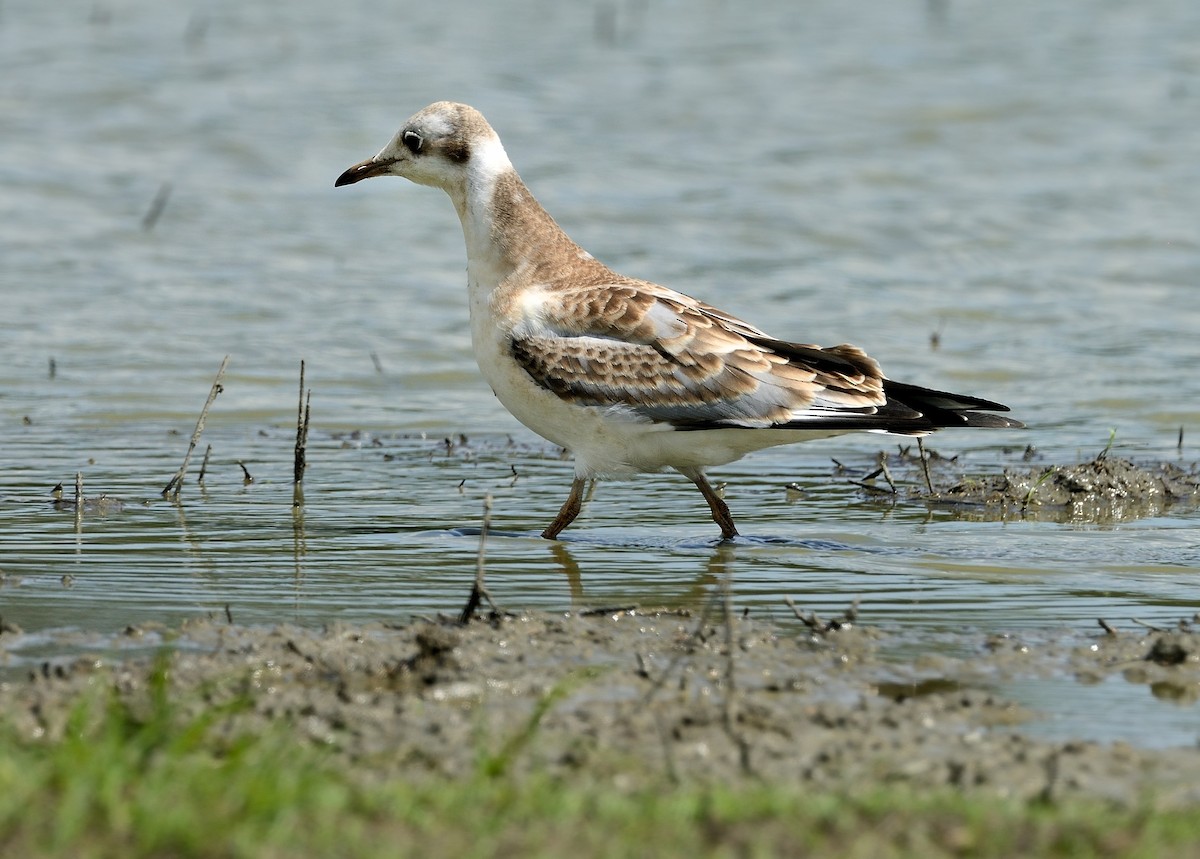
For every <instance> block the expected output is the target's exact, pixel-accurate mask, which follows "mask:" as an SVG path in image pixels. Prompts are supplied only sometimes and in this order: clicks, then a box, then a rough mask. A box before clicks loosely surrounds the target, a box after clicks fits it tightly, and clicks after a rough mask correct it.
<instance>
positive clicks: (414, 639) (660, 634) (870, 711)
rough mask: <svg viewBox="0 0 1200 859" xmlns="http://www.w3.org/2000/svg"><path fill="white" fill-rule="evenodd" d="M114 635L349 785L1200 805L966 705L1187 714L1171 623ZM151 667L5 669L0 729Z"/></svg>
mask: <svg viewBox="0 0 1200 859" xmlns="http://www.w3.org/2000/svg"><path fill="white" fill-rule="evenodd" d="M727 632H728V633H731V635H732V641H733V660H732V661H730V660H729V659H728V652H729V651H728V648H727V646H726V640H727ZM124 637H125V638H126V639H128V640H129V641H131V642H137V643H138V644H139V645H141V646H147V647H151V648H153V647H155V646H157V645H158V644H159V642H160V641H161V640H166V639H168V638H171V639H173V641H172V645H173V646H172V650H171V655H170V657H169V662H168V663H167V664H168V666H169V667H168V672H169V684H170V688H171V697H172V699H173V700H175V701H177V702H178V703H179V707H180V708H181V714H183V715H184V716H185V717H186V715H187V714H188V713H192V714H198V713H199V712H201V711H202V710H210V709H211V708H213V707H215V706H218V705H222V704H228V703H230V702H234V701H238V700H239V699H240V700H242V702H243V705H244V706H242V707H240V708H234V709H232V710H231V711H230V713H229V715H227V716H225V717H223V718H222V719H221V720H220V721H219V723H218V727H217V730H219V731H220V732H222V733H225V734H236V733H238V732H241V731H255V730H258V729H261V728H262V726H263V725H264V724H265V723H268V722H272V723H281V724H284V725H286V726H288V727H289V728H290V729H291V730H293V731H294V732H295V734H296V736H297V738H298V739H299V740H300V741H302V742H310V743H316V744H320V745H322V746H326V747H329V748H331V749H334V750H335V751H336V753H337V754H338V755H340V756H342V757H343V758H344V759H345V761H346V764H347V766H348V767H352V769H353V771H355V772H358V773H361V774H362V776H363V777H364V778H377V777H390V776H403V777H405V778H416V777H420V776H422V775H428V776H452V777H453V776H461V775H464V774H466V773H469V772H472V771H474V770H476V769H477V768H479V767H480V766H488V767H496V768H501V769H505V770H511V771H514V772H516V773H520V772H522V771H529V770H532V769H539V770H548V771H551V772H553V773H555V774H559V775H561V776H562V777H565V778H573V779H585V780H610V781H612V782H613V783H615V784H617V785H619V786H630V787H632V786H635V785H644V784H655V783H659V782H663V781H664V780H682V781H688V782H696V781H710V782H716V781H720V782H728V781H731V780H737V779H744V778H753V779H766V780H768V781H771V782H779V783H789V784H798V785H802V786H803V785H810V786H812V787H813V788H816V789H820V790H824V791H849V792H861V791H869V790H871V789H872V788H875V787H878V786H880V785H905V786H910V787H912V788H913V789H926V788H939V787H946V786H951V787H955V788H960V789H963V790H967V791H980V792H984V793H986V794H990V795H998V796H1006V797H1020V798H1026V799H1057V798H1061V797H1068V796H1086V797H1093V798H1101V799H1105V800H1112V801H1116V802H1119V803H1122V804H1137V803H1149V804H1152V805H1154V806H1158V807H1178V806H1184V805H1189V804H1196V803H1200V749H1197V748H1196V747H1191V748H1180V749H1171V750H1157V751H1156V750H1146V749H1138V748H1133V747H1131V746H1129V745H1125V744H1120V743H1118V744H1111V745H1106V744H1097V743H1092V742H1082V741H1074V742H1048V741H1039V740H1036V739H1031V738H1029V737H1027V736H1024V735H1022V734H1021V733H1019V732H1018V730H1017V727H1018V726H1019V725H1020V724H1022V723H1023V722H1024V721H1025V720H1027V719H1031V718H1035V717H1036V715H1037V714H1036V713H1035V712H1032V711H1030V710H1027V709H1024V708H1022V707H1020V706H1018V705H1016V704H1014V703H1012V702H1010V701H1006V700H1004V699H1003V698H1002V697H1000V696H998V695H997V694H995V693H994V692H993V691H990V690H991V688H992V687H993V686H994V685H995V684H996V683H997V682H998V681H1000V680H1003V679H1005V678H1011V677H1019V676H1048V675H1063V674H1066V675H1068V676H1071V677H1074V678H1075V680H1076V681H1078V682H1082V683H1095V682H1097V681H1099V680H1102V679H1104V678H1106V677H1109V676H1111V675H1113V674H1121V675H1123V676H1124V678H1125V680H1127V681H1129V682H1133V683H1144V684H1146V685H1147V686H1149V687H1151V688H1154V689H1155V690H1156V691H1155V694H1162V695H1167V696H1174V697H1175V698H1176V699H1182V700H1184V701H1188V700H1190V701H1193V702H1194V701H1195V699H1196V698H1197V696H1198V695H1200V634H1197V633H1196V632H1193V631H1191V629H1190V627H1188V626H1187V625H1186V624H1184V625H1182V626H1181V628H1180V629H1179V630H1170V631H1160V632H1155V631H1150V630H1144V629H1143V630H1139V629H1134V630H1123V631H1121V632H1119V633H1117V634H1115V635H1114V634H1106V633H1105V632H1104V631H1103V630H1100V629H1097V631H1096V634H1095V635H1080V634H1074V635H1064V636H1057V637H1050V638H1045V639H1037V640H1029V639H1023V638H1021V637H1009V636H995V635H993V636H989V637H983V636H976V637H971V636H964V638H963V640H962V641H961V642H960V643H959V644H960V646H959V647H958V648H957V649H958V651H959V652H962V653H964V654H965V655H963V656H961V657H950V656H944V655H936V656H917V657H913V658H907V659H897V658H895V655H894V654H895V652H896V651H897V650H898V649H903V650H906V651H911V650H912V642H911V641H900V640H899V639H898V638H897V635H896V634H892V633H888V632H885V631H882V630H879V629H874V628H871V627H866V626H861V625H859V624H858V623H857V622H854V623H849V624H843V625H840V628H837V629H834V630H828V631H822V630H819V629H812V628H807V627H804V628H783V627H779V626H775V625H771V624H767V623H762V622H758V621H756V620H754V619H752V618H743V617H739V618H737V619H735V621H734V623H733V625H732V627H731V628H730V629H728V630H727V628H726V626H725V624H724V623H723V622H722V621H721V620H720V619H718V618H696V617H689V616H686V615H682V614H662V613H658V614H655V613H651V614H641V613H640V612H637V611H614V612H612V613H601V614H519V615H516V616H510V617H502V618H493V619H492V620H491V621H489V622H484V621H476V622H474V623H472V624H470V625H469V626H466V627H463V626H458V625H456V624H453V623H449V622H442V621H437V622H432V621H417V622H414V623H412V624H409V625H406V626H404V627H399V628H397V627H391V626H386V625H380V624H372V625H365V626H355V627H348V626H347V627H334V628H331V629H328V630H324V631H317V630H311V629H304V628H299V627H289V626H279V627H272V628H249V627H244V626H238V625H232V624H229V623H225V622H221V621H219V620H216V619H213V620H204V621H198V622H194V623H190V624H188V625H186V626H185V627H184V629H183V630H182V631H181V633H180V634H179V635H178V637H176V636H175V635H174V634H173V633H172V634H169V635H168V634H167V632H166V631H165V630H154V629H148V630H147V629H130V630H127V631H126V635H125V636H124ZM60 643H62V642H60ZM4 648H8V651H7V652H5V650H4ZM21 651H22V635H21V634H19V633H16V632H13V631H9V632H7V633H5V634H3V635H0V660H6V661H7V662H8V664H10V665H11V664H12V662H13V660H14V659H15V658H16V657H17V656H18V655H19V654H20V653H21ZM152 670H153V660H151V659H149V658H146V657H141V658H133V659H118V660H117V661H115V662H110V661H109V659H108V658H107V657H103V658H102V657H98V656H86V657H78V658H75V659H73V660H71V661H69V662H56V663H54V664H50V663H43V664H41V665H37V664H33V665H31V666H30V667H29V668H27V669H25V670H23V671H20V672H14V671H12V670H11V669H10V671H9V675H10V678H9V679H8V680H7V681H5V682H4V683H3V685H2V687H0V692H2V695H3V700H4V702H5V704H4V708H3V709H4V713H5V716H6V718H7V719H8V721H9V722H10V723H12V724H14V725H15V726H16V728H17V729H18V731H19V732H20V733H21V734H22V735H23V736H26V737H29V738H41V737H51V738H52V737H55V736H57V735H59V734H60V733H61V731H62V730H63V724H64V721H65V718H66V715H67V713H68V711H69V710H70V708H71V706H72V704H73V702H75V701H77V700H78V696H79V695H80V694H81V693H82V692H84V690H87V689H89V688H94V687H96V686H97V685H101V686H111V687H112V688H115V689H116V690H118V691H119V693H120V694H121V695H123V696H127V697H129V698H131V699H133V700H135V701H136V700H139V699H140V698H141V697H142V696H145V695H146V692H147V684H148V681H149V679H150V677H151V672H152ZM13 674H22V675H28V676H17V677H13V676H11V675H13ZM1198 724H1200V719H1198Z"/></svg>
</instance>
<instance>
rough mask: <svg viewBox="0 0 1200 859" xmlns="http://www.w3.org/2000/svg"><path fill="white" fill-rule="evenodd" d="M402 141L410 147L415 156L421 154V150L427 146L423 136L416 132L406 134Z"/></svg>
mask: <svg viewBox="0 0 1200 859" xmlns="http://www.w3.org/2000/svg"><path fill="white" fill-rule="evenodd" d="M400 139H401V140H402V141H403V142H404V145H405V146H407V147H408V151H409V152H411V153H412V154H413V155H417V154H419V153H420V151H421V148H422V147H423V146H424V145H425V140H424V138H422V137H421V135H419V134H417V133H416V132H415V131H406V132H404V136H403V137H402V138H400Z"/></svg>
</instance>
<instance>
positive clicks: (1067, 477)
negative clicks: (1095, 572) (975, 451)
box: [855, 447, 1200, 524]
mask: <svg viewBox="0 0 1200 859" xmlns="http://www.w3.org/2000/svg"><path fill="white" fill-rule="evenodd" d="M1024 458H1025V459H1026V460H1032V459H1036V458H1037V457H1036V454H1035V453H1034V452H1033V450H1032V448H1030V449H1028V450H1027V451H1026V457H1024ZM855 482H856V483H857V484H858V485H859V486H860V487H862V488H863V490H864V491H865V492H867V493H869V494H871V495H874V496H876V497H879V496H886V497H894V498H902V499H904V500H906V501H919V502H924V503H925V504H928V505H929V506H931V507H937V508H941V509H949V510H953V511H954V512H956V513H958V514H960V515H961V516H962V517H963V518H966V519H989V520H992V519H1010V518H1023V519H1034V520H1038V521H1053V522H1064V523H1067V522H1070V523H1080V524H1083V523H1096V524H1104V523H1114V522H1122V521H1129V520H1133V519H1142V518H1146V517H1150V516H1160V515H1162V514H1164V513H1166V512H1167V511H1168V510H1170V509H1172V508H1174V507H1177V506H1194V505H1196V504H1198V503H1200V466H1198V465H1197V464H1196V463H1191V464H1181V463H1174V462H1150V463H1136V462H1133V461H1131V460H1128V459H1123V458H1120V457H1114V456H1109V455H1108V454H1107V452H1105V453H1101V454H1100V455H1099V456H1097V457H1096V458H1095V459H1092V460H1089V461H1087V462H1081V463H1077V464H1074V465H1047V466H1032V467H1029V466H1025V467H1021V468H1015V467H1014V468H1006V469H1004V471H1003V472H1002V473H1000V474H988V475H983V476H966V475H963V474H961V473H960V469H958V468H957V463H956V458H953V457H952V458H946V457H942V456H940V455H939V454H938V453H937V452H936V451H927V452H926V459H925V461H924V462H922V459H921V455H920V453H919V452H918V451H917V450H916V449H915V448H914V447H902V448H901V449H900V450H899V451H898V452H896V453H892V452H881V453H880V454H879V456H878V457H877V467H876V469H875V470H874V471H871V472H869V473H868V474H867V475H866V476H865V477H864V478H863V479H862V480H859V481H855Z"/></svg>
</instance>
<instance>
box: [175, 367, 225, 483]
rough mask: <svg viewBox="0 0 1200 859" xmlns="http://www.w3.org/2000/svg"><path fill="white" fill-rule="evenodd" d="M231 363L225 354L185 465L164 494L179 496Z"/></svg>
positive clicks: (184, 462) (188, 451) (176, 473)
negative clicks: (226, 370)
mask: <svg viewBox="0 0 1200 859" xmlns="http://www.w3.org/2000/svg"><path fill="white" fill-rule="evenodd" d="M228 364H229V356H228V355H226V356H225V360H223V361H222V362H221V368H220V369H219V370H217V377H216V378H215V379H213V383H212V388H210V389H209V392H208V400H206V401H205V403H204V408H203V409H201V410H200V418H199V420H197V421H196V429H195V430H194V431H193V432H192V440H191V441H190V442H188V449H187V453H186V454H185V455H184V457H183V465H181V466H179V471H177V472H175V476H174V477H172V478H171V480H170V482H169V483H167V485H166V486H164V487H163V491H162V496H163V498H166V497H168V496H172V495H173V496H174V497H175V498H178V497H179V490H180V488H181V487H182V486H183V478H184V475H186V474H187V468H188V463H189V462H191V460H192V453H193V452H194V451H195V450H196V443H197V442H199V441H200V433H202V432H204V421H205V420H206V419H207V418H208V410H209V408H210V407H211V406H212V404H213V400H215V399H216V398H217V394H219V393H221V391H223V390H225V389H224V388H223V387H221V378H222V377H223V376H224V375H225V367H226V365H228Z"/></svg>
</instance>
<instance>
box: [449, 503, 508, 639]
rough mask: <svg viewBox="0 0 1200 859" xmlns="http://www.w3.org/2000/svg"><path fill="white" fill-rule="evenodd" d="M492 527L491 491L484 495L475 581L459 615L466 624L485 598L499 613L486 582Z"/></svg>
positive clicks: (459, 620)
mask: <svg viewBox="0 0 1200 859" xmlns="http://www.w3.org/2000/svg"><path fill="white" fill-rule="evenodd" d="M491 528H492V494H491V493H490V492H489V493H488V494H487V495H485V496H484V497H483V526H482V527H481V528H480V529H479V554H478V555H477V556H476V558H475V581H474V583H473V584H472V585H471V593H470V595H469V596H468V597H467V604H466V605H464V606H463V610H462V613H461V614H459V616H458V622H459V623H461V624H463V625H466V624H468V623H470V622H471V618H472V617H474V616H475V609H477V608H479V605H480V603H481V602H482V601H483V600H487V603H488V605H490V606H491V607H492V611H493V612H495V613H497V614H498V613H499V612H500V609H499V607H497V605H496V603H495V601H493V600H492V595H491V594H490V593H488V589H487V585H486V584H485V582H484V574H485V569H486V568H485V565H484V552H485V549H486V547H487V537H488V531H490V530H491Z"/></svg>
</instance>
